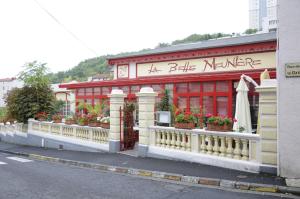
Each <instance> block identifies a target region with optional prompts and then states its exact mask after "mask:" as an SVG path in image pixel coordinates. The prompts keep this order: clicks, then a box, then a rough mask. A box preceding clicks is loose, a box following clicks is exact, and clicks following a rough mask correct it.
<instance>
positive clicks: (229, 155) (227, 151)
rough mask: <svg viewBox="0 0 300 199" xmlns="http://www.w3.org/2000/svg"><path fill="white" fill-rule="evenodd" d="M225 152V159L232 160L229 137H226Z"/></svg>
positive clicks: (230, 139)
mask: <svg viewBox="0 0 300 199" xmlns="http://www.w3.org/2000/svg"><path fill="white" fill-rule="evenodd" d="M226 140H227V150H226V153H227V154H226V157H228V158H232V152H233V148H232V138H231V137H227V138H226Z"/></svg>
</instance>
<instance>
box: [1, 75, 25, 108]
mask: <svg viewBox="0 0 300 199" xmlns="http://www.w3.org/2000/svg"><path fill="white" fill-rule="evenodd" d="M22 86H23V82H22V81H20V80H18V79H16V78H15V77H12V78H4V79H0V107H5V106H6V105H5V100H4V98H5V96H6V95H7V93H8V92H9V91H10V90H12V89H13V88H21V87H22Z"/></svg>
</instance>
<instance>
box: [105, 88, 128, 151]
mask: <svg viewBox="0 0 300 199" xmlns="http://www.w3.org/2000/svg"><path fill="white" fill-rule="evenodd" d="M125 96H126V95H125V94H124V93H123V91H122V90H119V89H115V90H112V91H111V94H110V95H109V96H108V97H109V98H110V129H109V135H108V137H109V152H112V153H115V152H118V151H120V133H121V132H122V130H123V128H122V125H120V107H123V105H124V98H125ZM120 126H121V129H120Z"/></svg>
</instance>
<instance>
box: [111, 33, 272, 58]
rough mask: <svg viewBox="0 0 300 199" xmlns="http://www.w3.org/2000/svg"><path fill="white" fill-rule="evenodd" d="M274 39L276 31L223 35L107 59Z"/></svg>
mask: <svg viewBox="0 0 300 199" xmlns="http://www.w3.org/2000/svg"><path fill="white" fill-rule="evenodd" d="M276 39H277V36H276V32H270V33H261V34H253V35H246V36H238V37H226V38H224V37H223V38H220V39H211V40H206V41H201V42H196V43H188V44H179V45H172V46H168V47H163V48H155V49H151V50H145V51H141V52H133V53H129V54H126V55H115V56H111V57H108V60H111V59H119V58H126V57H137V56H143V55H154V54H162V53H171V52H178V51H189V50H197V49H205V48H206V49H207V48H215V47H225V46H236V45H242V44H252V43H258V42H268V41H275V40H276Z"/></svg>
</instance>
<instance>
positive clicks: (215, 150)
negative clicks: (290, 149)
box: [149, 126, 261, 161]
mask: <svg viewBox="0 0 300 199" xmlns="http://www.w3.org/2000/svg"><path fill="white" fill-rule="evenodd" d="M149 130H150V134H151V135H150V137H152V139H150V145H152V146H157V147H163V148H169V149H175V150H181V151H187V152H194V153H202V154H207V155H213V156H219V157H226V158H232V159H237V160H245V161H257V158H258V157H257V156H258V154H257V153H258V151H257V150H258V143H259V142H260V139H261V138H260V136H259V135H256V134H246V133H236V132H217V131H207V130H204V129H193V130H186V129H176V128H174V127H161V126H151V127H149Z"/></svg>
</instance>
